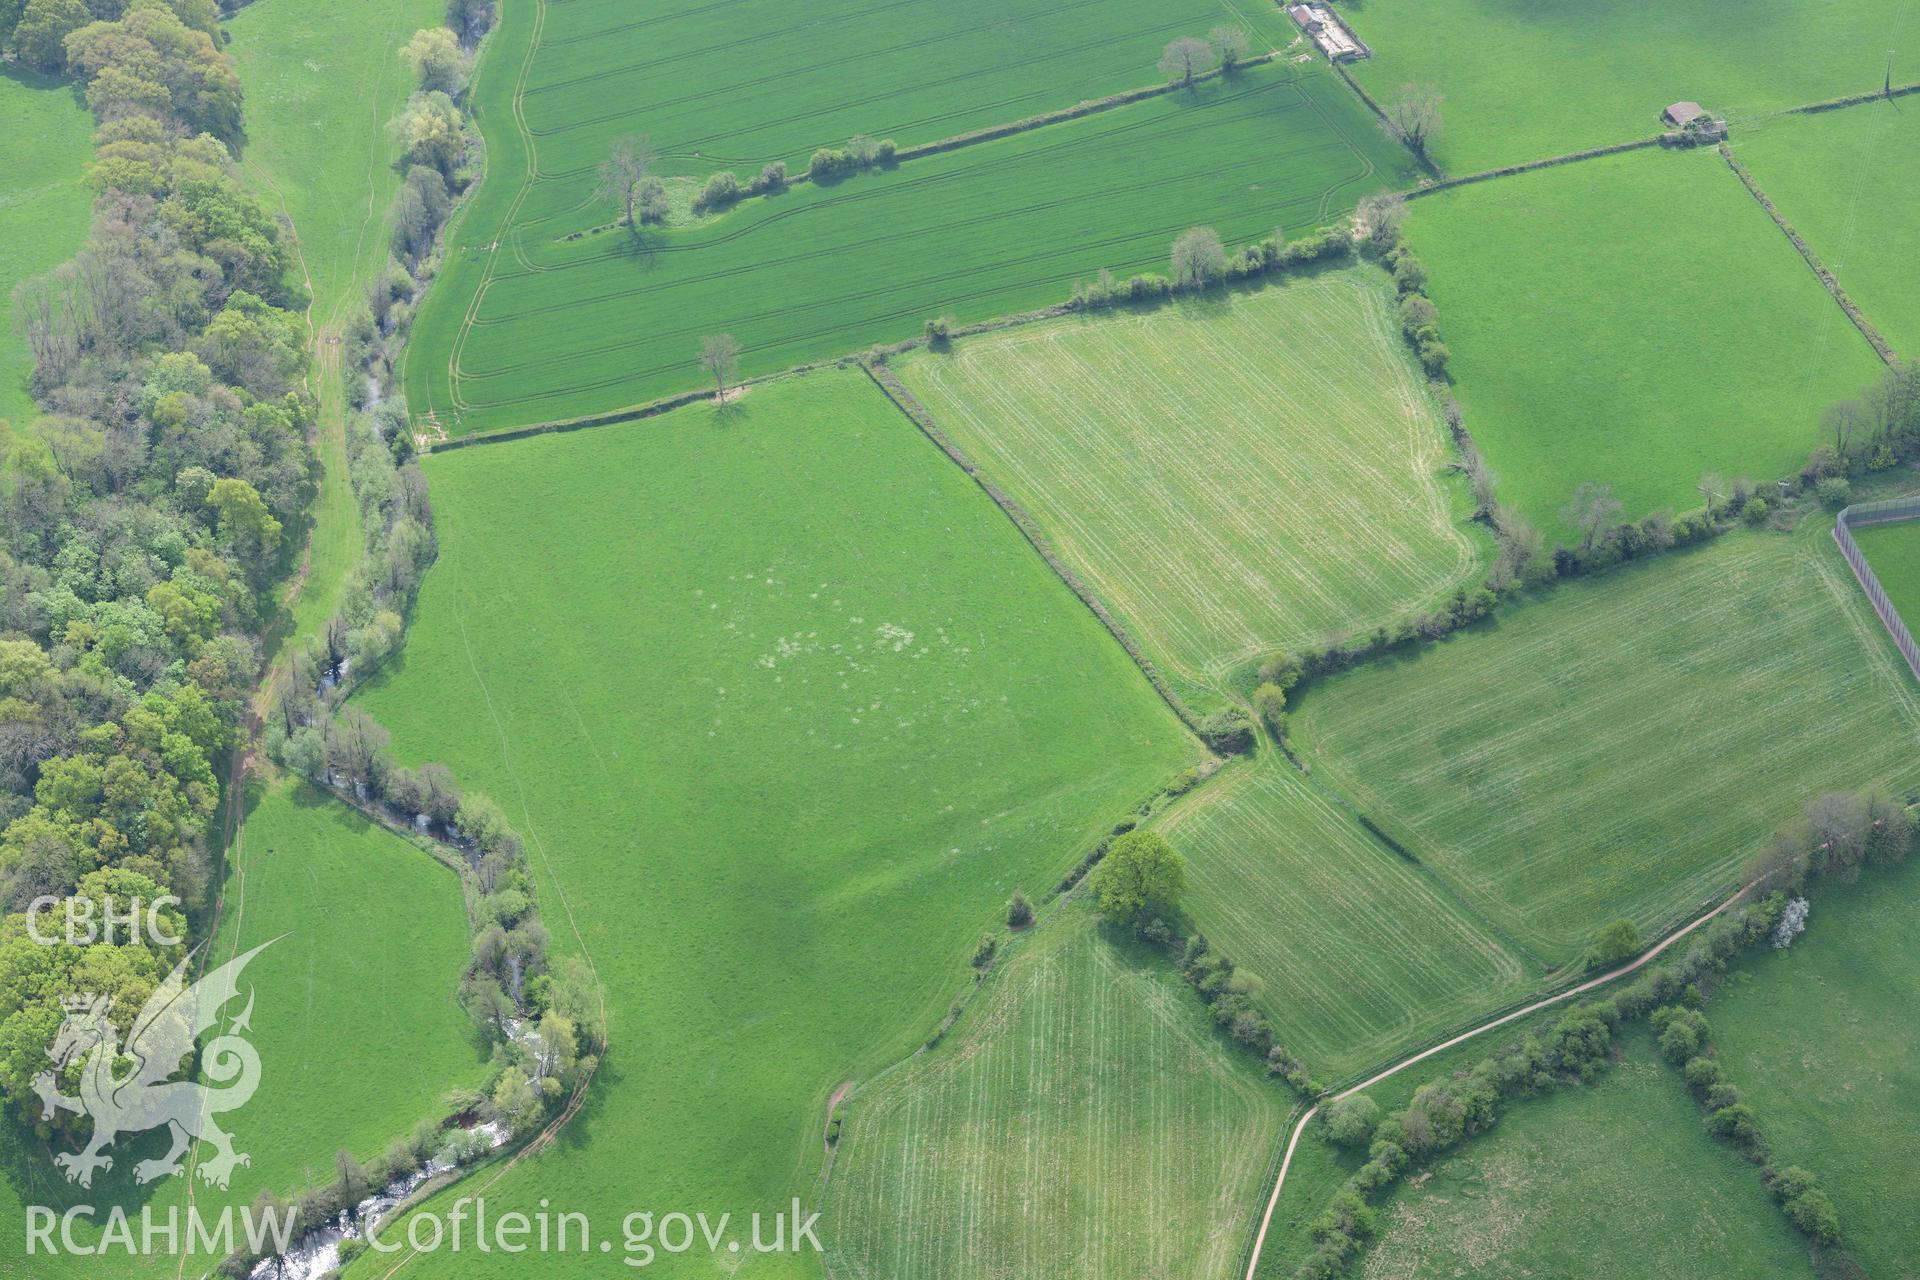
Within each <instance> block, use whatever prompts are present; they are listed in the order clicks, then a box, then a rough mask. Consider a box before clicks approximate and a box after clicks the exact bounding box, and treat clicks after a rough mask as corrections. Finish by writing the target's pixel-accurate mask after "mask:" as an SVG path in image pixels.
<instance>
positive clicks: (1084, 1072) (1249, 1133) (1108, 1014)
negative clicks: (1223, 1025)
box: [824, 908, 1292, 1280]
mask: <svg viewBox="0 0 1920 1280" xmlns="http://www.w3.org/2000/svg"><path fill="white" fill-rule="evenodd" d="M1070 910H1072V912H1073V914H1071V915H1069V916H1066V917H1065V918H1062V919H1057V920H1055V921H1053V922H1051V923H1049V924H1047V925H1045V926H1042V928H1041V931H1040V933H1039V934H1037V935H1035V936H1034V937H1032V938H1030V939H1027V940H1025V941H1024V942H1023V943H1022V944H1021V946H1020V949H1019V950H1018V952H1017V954H1015V955H1014V956H1013V957H1012V958H1010V959H1009V960H1007V961H1006V964H1007V969H1006V971H1005V972H1004V973H1000V974H997V975H995V976H994V977H993V978H992V979H990V982H991V984H992V985H991V986H990V987H989V988H988V989H987V990H985V991H983V992H982V993H981V994H980V996H979V998H978V999H976V1001H975V1003H974V1005H973V1007H972V1008H971V1009H970V1010H969V1011H968V1012H967V1014H966V1016H965V1017H964V1018H963V1020H962V1021H961V1023H960V1025H959V1027H958V1029H957V1030H956V1031H955V1033H954V1035H953V1036H952V1037H951V1038H950V1039H949V1041H948V1042H947V1043H946V1044H945V1045H943V1046H942V1047H941V1048H940V1049H939V1050H938V1051H936V1052H935V1053H933V1054H932V1055H929V1056H925V1057H921V1058H916V1059H914V1060H913V1061H912V1062H911V1063H910V1064H908V1065H907V1066H905V1067H903V1068H901V1069H900V1070H898V1071H896V1072H894V1073H892V1074H890V1075H888V1076H884V1077H882V1078H881V1079H880V1080H878V1081H877V1082H875V1083H874V1084H873V1085H872V1086H870V1087H869V1088H868V1089H867V1090H866V1091H864V1092H863V1093H862V1094H860V1095H858V1096H857V1097H856V1098H855V1099H854V1100H853V1102H852V1104H851V1107H850V1109H849V1111H848V1114H847V1119H846V1124H845V1129H844V1131H843V1135H842V1138H841V1147H840V1152H839V1158H838V1162H837V1164H836V1166H835V1169H834V1173H833V1181H832V1184H831V1188H830V1192H829V1196H828V1207H827V1217H826V1227H827V1233H826V1234H825V1236H824V1238H825V1239H826V1240H827V1244H828V1255H829V1258H830V1260H831V1262H832V1266H833V1272H834V1274H836V1275H839V1276H843V1277H847V1278H849V1280H921V1278H925V1280H936V1278H938V1280H945V1278H946V1277H951V1276H982V1277H984V1276H1007V1277H1013V1276H1019V1277H1023V1278H1026V1280H1051V1278H1053V1277H1059V1278H1060V1280H1066V1278H1067V1277H1081V1276H1120V1275H1126V1276H1138V1277H1167V1278H1168V1280H1172V1278H1173V1277H1178V1278H1179V1280H1213V1278H1215V1277H1226V1276H1228V1275H1230V1274H1231V1273H1232V1271H1233V1269H1234V1267H1235V1264H1236V1263H1237V1261H1238V1260H1239V1257H1240V1249H1241V1247H1242V1246H1243V1245H1244V1243H1245V1239H1246V1232H1247V1230H1248V1227H1249V1223H1250V1221H1251V1219H1252V1216H1253V1214H1255V1213H1256V1212H1257V1209H1256V1205H1257V1204H1258V1202H1259V1199H1260V1194H1261V1191H1262V1189H1263V1185H1264V1178H1265V1175H1266V1172H1267V1165H1268V1161H1269V1158H1270V1157H1271V1155H1272V1152H1273V1144H1274V1143H1275V1142H1277V1141H1279V1140H1280V1137H1281V1127H1282V1124H1283V1122H1284V1120H1285V1119H1286V1117H1287V1115H1288V1112H1289V1111H1290V1109H1291V1104H1292V1097H1291V1095H1290V1094H1289V1093H1288V1092H1287V1090H1286V1088H1285V1087H1284V1086H1283V1085H1280V1084H1279V1083H1277V1082H1274V1081H1269V1080H1266V1079H1263V1078H1262V1073H1261V1071H1260V1070H1259V1068H1258V1067H1257V1066H1256V1065H1255V1063H1254V1061H1253V1058H1252V1056H1251V1055H1250V1054H1248V1053H1247V1051H1246V1050H1245V1049H1243V1048H1241V1047H1240V1046H1238V1045H1235V1044H1232V1043H1230V1042H1226V1041H1224V1040H1223V1039H1222V1038H1221V1037H1220V1035H1219V1034H1218V1033H1217V1032H1216V1031H1214V1029H1213V1027H1212V1024H1211V1022H1210V1021H1209V1019H1208V1018H1207V1016H1206V1012H1205V1010H1204V1008H1203V1007H1202V1006H1201V1005H1200V1002H1199V1001H1197V1000H1195V999H1194V998H1193V993H1192V992H1190V991H1188V990H1187V989H1186V987H1185V986H1184V984H1182V983H1181V981H1180V980H1179V978H1178V977H1177V976H1175V975H1174V974H1173V972H1172V970H1171V968H1170V967H1169V966H1168V965H1167V963H1166V961H1165V960H1164V959H1162V958H1160V957H1159V956H1157V955H1153V954H1149V953H1146V952H1144V951H1141V952H1135V951H1132V950H1129V951H1122V950H1120V949H1118V948H1116V947H1115V946H1114V945H1112V944H1111V943H1110V942H1109V941H1107V940H1105V939H1103V938H1102V937H1101V936H1100V935H1099V933H1098V927H1097V926H1096V925H1095V924H1094V923H1093V920H1092V917H1091V915H1090V914H1089V913H1088V912H1086V911H1085V910H1084V909H1080V908H1073V909H1070Z"/></svg>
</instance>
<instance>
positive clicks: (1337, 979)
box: [1159, 751, 1538, 1080]
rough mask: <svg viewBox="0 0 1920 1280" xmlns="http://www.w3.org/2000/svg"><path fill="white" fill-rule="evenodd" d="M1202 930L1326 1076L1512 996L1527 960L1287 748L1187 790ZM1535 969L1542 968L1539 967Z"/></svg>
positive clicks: (1171, 834) (1283, 1032)
mask: <svg viewBox="0 0 1920 1280" xmlns="http://www.w3.org/2000/svg"><path fill="white" fill-rule="evenodd" d="M1159 829H1160V831H1161V833H1162V834H1163V835H1165V836H1166V837H1167V839H1168V840H1169V841H1171V842H1172V843H1173V845H1174V846H1175V847H1176V848H1178V849H1179V850H1180V851H1181V853H1182V854H1184V855H1185V856H1186V859H1187V874H1188V880H1189V882H1190V885H1191V889H1190V891H1189V894H1188V897H1187V901H1186V904H1185V910H1186V914H1187V915H1188V917H1190V918H1191V919H1192V921H1193V924H1194V927H1195V928H1198V929H1199V930H1200V931H1202V932H1203V933H1205V934H1206V935H1207V937H1208V938H1209V939H1210V940H1211V941H1212V942H1213V943H1214V945H1215V946H1216V947H1217V948H1219V949H1220V950H1222V951H1224V952H1226V953H1227V954H1228V955H1230V956H1232V957H1233V959H1234V960H1235V961H1236V962H1237V963H1239V964H1242V965H1244V966H1245V968H1246V969H1248V970H1250V971H1252V972H1253V973H1256V974H1258V975H1259V976H1260V978H1261V979H1262V980H1263V982H1264V984H1265V985H1264V987H1263V989H1262V992H1261V995H1260V1002H1261V1005H1262V1006H1263V1008H1264V1009H1265V1011H1266V1013H1267V1016H1268V1017H1269V1018H1271V1019H1272V1021H1273V1023H1274V1034H1275V1036H1276V1037H1277V1038H1278V1039H1279V1040H1280V1041H1281V1043H1283V1044H1285V1045H1286V1046H1287V1047H1288V1048H1289V1049H1291V1050H1292V1051H1293V1052H1294V1053H1295V1055H1297V1056H1298V1057H1300V1058H1301V1059H1302V1060H1304V1061H1305V1062H1306V1063H1307V1064H1308V1066H1310V1067H1311V1068H1313V1072H1314V1074H1315V1075H1317V1076H1319V1077H1321V1078H1322V1079H1327V1080H1337V1079H1339V1078H1340V1077H1342V1076H1344V1075H1347V1074H1349V1073H1352V1072H1355V1071H1357V1070H1358V1069H1359V1068H1361V1067H1364V1066H1370V1065H1372V1064H1373V1063H1375V1062H1378V1061H1379V1060H1380V1059H1382V1058H1385V1057H1388V1056H1391V1055H1392V1054H1393V1053H1394V1052H1395V1051H1396V1050H1399V1049H1402V1048H1404V1047H1406V1046H1408V1045H1410V1044H1414V1043H1416V1042H1418V1041H1420V1040H1422V1039H1424V1038H1426V1036H1428V1035H1430V1034H1432V1033H1434V1032H1436V1031H1439V1030H1441V1029H1442V1028H1444V1027H1447V1026H1449V1025H1451V1024H1452V1023H1455V1022H1458V1021H1460V1020H1462V1019H1465V1018H1467V1017H1470V1016H1471V1015H1473V1014H1475V1013H1477V1012H1480V1011H1482V1010H1485V1009H1491V1008H1494V1007H1496V1006H1498V1005H1500V1004H1503V1003H1505V1001H1506V1000H1507V999H1509V998H1511V997H1513V996H1515V995H1518V994H1519V992H1520V990H1521V988H1522V987H1523V986H1524V985H1525V983H1526V980H1527V966H1526V965H1525V963H1524V962H1523V961H1522V960H1521V959H1520V958H1519V957H1517V956H1516V955H1515V954H1514V953H1513V951H1511V950H1510V949H1509V948H1508V947H1506V946H1505V945H1504V944H1503V943H1502V942H1500V940H1499V939H1498V938H1497V937H1495V936H1494V935H1493V934H1492V933H1491V932H1489V930H1488V929H1486V928H1485V927H1484V926H1483V925H1481V924H1480V923H1478V922H1477V921H1475V920H1474V919H1473V918H1472V916H1471V915H1470V914H1469V913H1468V912H1467V911H1466V910H1465V909H1463V908H1462V906H1461V905H1460V904H1459V903H1457V902H1456V901H1455V900H1454V899H1453V897H1452V896H1451V894H1450V892H1449V891H1448V890H1447V888H1446V886H1444V885H1440V884H1437V883H1436V882H1435V881H1434V880H1433V879H1432V878H1431V877H1429V876H1427V875H1424V874H1423V873H1422V872H1421V871H1420V870H1419V869H1418V868H1416V867H1414V866H1412V865H1410V864H1409V863H1408V862H1407V861H1406V860H1405V859H1403V858H1401V857H1399V856H1397V855H1396V854H1394V853H1392V852H1390V851H1389V850H1388V849H1387V848H1386V847H1385V846H1383V845H1381V844H1380V843H1379V842H1378V841H1377V840H1375V839H1373V838H1372V837H1371V836H1369V835H1368V834H1367V833H1366V832H1365V831H1363V830H1362V829H1361V828H1360V826H1359V824H1358V823H1356V822H1355V821H1354V820H1353V819H1352V818H1351V817H1349V816H1348V815H1347V814H1345V813H1344V812H1342V811H1341V810H1340V809H1339V807H1338V806H1337V805H1335V804H1334V803H1333V802H1332V801H1331V800H1330V799H1328V798H1327V796H1326V795H1324V794H1323V793H1322V792H1321V791H1319V790H1318V789H1316V788H1315V787H1314V786H1312V785H1311V784H1310V783H1308V782H1307V780H1306V779H1304V778H1302V777H1301V776H1300V774H1299V772H1298V771H1297V770H1296V769H1295V768H1294V767H1293V766H1292V765H1291V764H1289V763H1288V762H1287V761H1286V759H1285V757H1283V756H1282V755H1281V754H1280V753H1279V752H1278V751H1268V752H1265V753H1263V754H1262V755H1261V756H1260V757H1259V759H1258V760H1256V761H1254V762H1252V763H1251V764H1244V765H1236V766H1234V768H1233V769H1232V770H1230V771H1229V772H1228V773H1226V774H1224V775H1222V776H1220V777H1218V778H1216V779H1214V780H1213V781H1212V782H1209V783H1208V784H1207V785H1206V786H1205V787H1203V788H1201V789H1200V790H1198V791H1196V792H1194V793H1193V794H1192V795H1191V796H1190V797H1188V798H1186V799H1184V800H1182V801H1181V803H1180V805H1179V806H1178V807H1177V808H1175V809H1173V810H1172V811H1171V812H1170V813H1169V814H1168V816H1167V817H1166V818H1165V819H1164V820H1162V822H1161V823H1160V825H1159ZM1534 972H1535V975H1536V976H1537V974H1538V970H1535V971H1534Z"/></svg>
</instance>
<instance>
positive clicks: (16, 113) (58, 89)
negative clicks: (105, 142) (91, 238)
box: [0, 63, 93, 427]
mask: <svg viewBox="0 0 1920 1280" xmlns="http://www.w3.org/2000/svg"><path fill="white" fill-rule="evenodd" d="M0 117H3V118H4V119H5V121H6V124H5V126H4V127H0V174H5V175H7V176H6V177H5V178H3V179H0V307H5V308H6V311H5V315H4V317H0V418H4V419H7V420H8V421H11V422H13V423H14V424H15V425H17V426H21V427H24V426H25V425H26V424H27V422H28V421H29V420H30V419H31V418H32V417H33V415H34V412H35V410H34V405H33V396H32V395H31V394H29V392H28V389H27V380H28V378H30V377H31V376H32V374H33V355H32V353H31V352H29V351H28V350H27V340H26V338H25V336H24V335H22V334H21V332H20V330H19V326H18V325H17V323H16V322H15V320H14V316H13V291H14V289H16V288H17V287H18V286H19V285H20V282H21V281H23V280H27V279H30V278H32V277H33V276H37V275H39V274H40V273H41V272H43V271H48V270H51V269H52V268H54V267H56V266H58V265H60V264H61V263H62V262H65V261H66V260H67V259H68V258H71V257H72V256H73V255H74V252H75V251H76V250H77V249H79V248H80V244H81V242H82V241H83V240H85V239H86V237H87V222H88V210H90V209H91V208H92V206H93V195H92V193H91V192H90V191H89V190H88V189H87V186H86V183H85V181H84V180H83V176H82V175H83V173H84V171H85V169H86V166H87V165H88V163H89V162H91V161H92V159H93V146H92V142H91V139H92V137H93V116H92V114H91V113H90V112H89V111H88V110H87V104H86V101H85V99H83V98H81V97H80V95H79V94H78V93H76V92H75V91H74V87H73V85H72V83H71V82H69V81H66V80H56V79H54V78H53V77H51V76H43V75H39V74H37V73H35V72H31V71H23V70H21V69H20V68H18V67H16V66H14V65H13V64H12V63H0Z"/></svg>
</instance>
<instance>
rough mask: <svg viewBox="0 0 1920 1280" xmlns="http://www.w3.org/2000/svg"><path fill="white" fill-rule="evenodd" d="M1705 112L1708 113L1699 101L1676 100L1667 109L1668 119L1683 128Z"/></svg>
mask: <svg viewBox="0 0 1920 1280" xmlns="http://www.w3.org/2000/svg"><path fill="white" fill-rule="evenodd" d="M1705 114H1707V113H1706V111H1705V110H1704V109H1702V107H1701V106H1700V104H1699V103H1697V102H1676V103H1674V104H1673V105H1672V106H1670V107H1668V108H1667V110H1666V116H1667V119H1669V120H1671V121H1673V123H1674V124H1676V125H1679V126H1680V127H1681V128H1685V127H1686V126H1687V125H1688V124H1689V123H1691V122H1692V121H1695V120H1698V119H1699V118H1700V117H1701V116H1703V115H1705Z"/></svg>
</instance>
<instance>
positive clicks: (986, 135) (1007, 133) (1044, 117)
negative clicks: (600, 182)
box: [554, 49, 1283, 243]
mask: <svg viewBox="0 0 1920 1280" xmlns="http://www.w3.org/2000/svg"><path fill="white" fill-rule="evenodd" d="M1282 52H1283V51H1282V50H1279V49H1269V50H1268V51H1267V52H1265V53H1256V54H1252V55H1250V56H1248V57H1245V58H1242V59H1240V60H1239V61H1238V62H1236V63H1234V64H1233V66H1232V67H1231V68H1227V67H1215V68H1213V70H1211V71H1199V72H1195V73H1194V76H1193V80H1192V82H1191V83H1189V82H1187V81H1185V80H1168V81H1165V82H1163V83H1158V84H1149V85H1142V86H1140V87H1139V88H1135V89H1122V90H1120V91H1119V92H1118V93H1110V94H1108V95H1107V96H1106V97H1104V98H1083V99H1081V100H1080V101H1079V102H1076V103H1074V104H1073V105H1072V106H1068V107H1058V108H1056V109H1054V110H1052V111H1043V112H1040V113H1039V114H1038V115H1031V116H1023V117H1022V118H1020V119H1018V120H1008V121H1005V122H1003V123H1001V124H989V125H982V126H980V127H979V128H978V129H969V130H967V131H966V132H965V133H955V134H949V135H948V136H947V137H944V138H935V139H933V140H932V141H930V142H916V143H914V144H913V145H912V146H910V147H901V148H900V149H899V150H897V151H895V152H894V154H893V160H892V162H891V163H889V164H884V165H874V166H872V167H873V168H876V169H892V168H897V167H899V166H900V165H901V164H904V163H905V162H907V161H909V160H920V159H924V158H925V157H927V156H937V155H944V154H946V153H947V152H949V151H959V150H961V149H962V148H965V147H972V146H978V145H979V144H980V143H983V142H997V141H999V140H1000V139H1002V138H1011V137H1014V136H1016V135H1018V134H1022V133H1031V132H1033V131H1034V130H1036V129H1044V128H1046V127H1047V126H1049V125H1056V124H1066V123H1068V122H1070V121H1074V120H1084V119H1086V118H1087V117H1088V116H1097V115H1101V114H1103V113H1105V112H1108V111H1114V110H1117V109H1118V108H1120V107H1130V106H1132V105H1133V104H1134V103H1136V102H1145V101H1147V100H1148V99H1149V98H1159V97H1164V96H1166V95H1167V94H1170V93H1178V92H1179V91H1180V90H1182V89H1190V88H1192V87H1193V86H1194V85H1197V84H1200V83H1202V82H1204V81H1208V80H1221V79H1225V78H1227V77H1228V76H1232V75H1236V74H1238V73H1239V72H1241V71H1244V70H1246V69H1247V68H1248V67H1263V66H1266V65H1267V64H1269V63H1271V62H1275V61H1277V60H1278V59H1279V57H1280V54H1281V53H1282ZM716 172H719V171H718V170H716ZM854 176H857V175H856V174H848V175H844V176H838V177H835V178H834V179H833V181H832V182H826V183H823V182H820V181H819V180H817V179H816V178H815V177H814V176H813V174H812V172H811V171H810V170H802V171H801V172H799V173H796V174H794V175H793V176H791V177H789V178H788V179H787V180H786V181H785V182H784V183H783V184H782V185H781V186H780V188H779V189H778V191H786V190H790V189H791V188H793V187H801V186H816V187H824V186H836V185H838V184H839V183H841V182H844V181H846V180H847V178H848V177H854ZM777 193H778V192H766V193H764V194H760V195H748V196H743V197H742V198H740V199H738V200H736V201H734V202H733V204H731V205H729V206H728V208H730V209H737V208H739V207H740V206H741V205H743V204H746V203H747V202H748V201H750V200H766V199H768V198H770V197H771V196H772V195H775V194H777ZM624 225H625V223H624V222H623V221H622V220H621V219H618V218H616V219H614V220H613V221H612V222H602V223H599V224H597V225H595V226H591V227H586V228H583V229H582V230H579V231H569V232H568V233H567V234H565V235H563V236H555V237H554V241H555V242H556V243H568V242H572V241H576V240H584V239H585V238H587V237H588V236H598V235H605V234H606V233H607V232H609V231H617V230H619V229H620V228H621V227H622V226H624Z"/></svg>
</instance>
